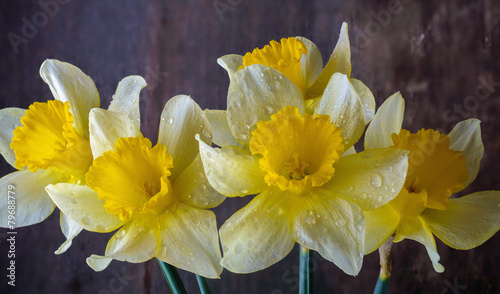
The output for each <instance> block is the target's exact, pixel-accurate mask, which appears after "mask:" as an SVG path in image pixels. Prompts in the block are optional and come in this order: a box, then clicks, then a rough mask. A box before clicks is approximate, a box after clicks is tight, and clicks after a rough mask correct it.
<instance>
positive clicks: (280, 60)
mask: <svg viewBox="0 0 500 294" xmlns="http://www.w3.org/2000/svg"><path fill="white" fill-rule="evenodd" d="M303 54H307V47H306V46H305V45H304V43H302V42H301V41H300V40H299V39H297V38H293V37H292V38H287V39H285V38H283V39H281V41H280V42H276V41H274V40H273V41H271V43H270V45H266V46H264V48H262V49H259V48H255V49H254V50H253V51H252V52H251V53H250V52H248V53H246V54H245V55H244V56H243V65H242V66H241V67H240V68H239V69H242V68H244V67H245V66H250V65H252V64H263V65H267V66H269V67H272V68H274V69H276V70H278V71H279V72H281V73H282V74H284V75H285V76H286V77H287V78H289V79H290V80H291V81H292V82H294V83H295V85H297V87H299V89H300V91H301V92H302V95H304V93H305V89H304V82H303V80H302V72H301V69H300V59H301V58H302V55H303Z"/></svg>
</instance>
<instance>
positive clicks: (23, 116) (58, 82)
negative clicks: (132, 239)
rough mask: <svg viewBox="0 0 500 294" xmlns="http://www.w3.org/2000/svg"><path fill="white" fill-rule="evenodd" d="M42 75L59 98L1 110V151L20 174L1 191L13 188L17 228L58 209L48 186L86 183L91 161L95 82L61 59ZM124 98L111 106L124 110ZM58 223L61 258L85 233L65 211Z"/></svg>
mask: <svg viewBox="0 0 500 294" xmlns="http://www.w3.org/2000/svg"><path fill="white" fill-rule="evenodd" d="M40 75H41V77H42V79H43V80H44V81H45V82H46V83H47V84H48V85H49V87H50V90H51V91H52V94H53V96H54V98H55V100H49V101H47V102H35V103H33V104H32V105H31V106H30V107H29V108H28V110H24V109H20V108H5V109H2V110H0V121H1V124H2V127H1V128H0V132H1V133H0V152H1V153H2V155H3V157H4V158H5V159H6V161H7V162H8V163H9V164H10V165H12V166H13V167H15V168H16V169H18V170H19V171H16V172H13V173H11V174H8V175H6V176H4V177H3V178H2V179H0V187H7V186H9V185H12V186H14V187H15V190H13V192H15V195H16V205H15V207H16V214H15V220H14V223H15V226H16V227H23V226H29V225H33V224H36V223H39V222H41V221H43V220H45V219H46V218H47V217H48V216H49V215H50V214H51V213H52V211H53V210H54V208H55V204H54V203H53V202H52V200H51V199H50V197H49V195H48V194H47V192H46V191H45V187H46V186H47V185H49V184H56V183H73V184H85V173H86V172H87V171H88V169H89V167H90V164H91V163H92V152H91V150H90V142H89V127H88V125H89V118H88V117H89V112H90V109H92V108H94V107H99V104H100V100H99V93H98V92H97V89H96V87H95V85H94V82H93V81H92V79H91V78H90V77H88V76H87V75H85V74H84V73H83V72H82V71H81V70H80V69H79V68H77V67H75V66H73V65H71V64H68V63H65V62H60V61H58V60H46V61H45V62H44V63H43V64H42V66H41V68H40ZM139 86H140V85H139ZM139 89H140V88H139ZM129 95H130V94H128V95H127V97H128V96H129ZM120 100H121V99H115V101H114V103H113V104H114V106H111V107H110V108H111V109H112V108H113V107H114V108H116V107H118V106H120V107H121V106H122V102H120ZM4 190H5V191H7V188H5V189H4ZM6 207H7V197H1V200H0V218H1V221H0V223H1V226H2V227H7V226H8V223H7V216H6V213H7V208H6ZM60 225H61V229H62V231H63V233H64V235H65V236H66V238H67V240H66V242H64V244H62V245H61V247H60V248H59V249H58V250H57V251H56V253H57V254H59V253H62V252H64V251H66V250H67V249H68V248H69V247H70V246H71V240H72V239H73V238H74V237H75V236H76V235H77V234H78V233H79V232H80V231H81V229H82V228H81V227H80V226H79V225H78V224H77V223H75V222H73V221H72V220H71V219H69V218H67V217H66V216H65V215H64V214H63V213H61V217H60Z"/></svg>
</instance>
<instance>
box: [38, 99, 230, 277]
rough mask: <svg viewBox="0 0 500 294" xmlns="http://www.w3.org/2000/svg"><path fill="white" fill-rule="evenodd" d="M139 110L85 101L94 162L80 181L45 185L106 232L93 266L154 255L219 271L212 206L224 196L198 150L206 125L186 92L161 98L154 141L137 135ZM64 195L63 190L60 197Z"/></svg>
mask: <svg viewBox="0 0 500 294" xmlns="http://www.w3.org/2000/svg"><path fill="white" fill-rule="evenodd" d="M139 121H140V120H139V111H138V108H137V109H136V111H135V115H129V116H124V115H121V114H120V113H116V112H113V111H106V110H103V109H92V111H91V112H90V144H91V146H92V152H93V156H94V158H95V159H94V162H93V164H92V166H91V167H90V170H89V172H88V173H87V175H86V180H87V185H88V187H87V186H79V185H73V184H56V185H50V186H48V187H47V191H48V192H49V194H50V197H51V198H52V200H53V201H54V202H55V203H56V204H57V206H58V207H59V208H60V209H61V210H62V211H63V212H64V213H66V214H67V215H68V216H69V217H70V218H72V219H74V220H75V221H76V222H77V223H78V224H80V225H81V226H82V227H83V228H84V229H86V230H89V231H93V232H111V231H113V230H116V229H118V228H120V229H119V230H118V231H117V232H116V233H115V234H114V235H113V237H112V238H111V240H110V241H109V243H108V245H107V247H106V253H105V255H104V256H99V255H92V256H90V257H89V258H87V263H88V264H89V266H91V267H92V268H93V269H94V270H96V271H100V270H103V269H104V268H106V267H107V266H108V265H109V263H110V262H111V261H112V260H113V259H116V260H121V261H127V262H132V263H139V262H144V261H147V260H149V259H151V258H153V257H158V258H159V259H160V260H162V261H164V262H167V263H169V264H172V265H174V266H176V267H178V268H181V269H185V270H188V271H191V272H194V273H197V274H199V275H202V276H205V277H209V278H216V277H218V276H219V275H220V273H221V272H222V266H220V264H219V263H220V260H221V254H220V250H219V240H218V235H217V225H216V220H215V215H214V213H213V212H211V211H208V210H206V209H208V208H212V207H215V206H217V205H219V204H220V203H221V202H222V201H223V200H224V199H225V197H224V196H223V195H221V194H219V193H217V192H216V191H215V190H213V188H212V187H211V186H210V184H209V182H208V180H207V178H206V176H205V172H204V169H203V165H202V163H201V159H200V156H199V151H198V150H199V149H198V142H197V141H196V139H195V135H196V134H199V137H200V138H201V139H200V140H202V142H204V144H205V143H206V144H211V142H212V135H211V131H210V125H209V122H208V120H207V119H206V117H205V116H204V115H203V113H202V111H201V109H200V108H199V106H198V105H197V104H196V103H195V102H194V101H193V100H192V99H191V98H190V97H188V96H183V95H181V96H176V97H174V98H172V99H170V100H169V101H168V103H167V104H166V105H165V108H164V110H163V113H162V116H161V122H160V133H159V138H158V144H157V145H156V146H154V147H152V144H151V142H150V141H149V140H148V139H146V138H143V136H142V134H141V133H140V131H139V123H138V122H139ZM67 195H70V197H67Z"/></svg>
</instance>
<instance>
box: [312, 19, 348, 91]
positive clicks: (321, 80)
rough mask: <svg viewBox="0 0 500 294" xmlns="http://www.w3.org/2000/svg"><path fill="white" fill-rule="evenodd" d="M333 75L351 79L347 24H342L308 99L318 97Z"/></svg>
mask: <svg viewBox="0 0 500 294" xmlns="http://www.w3.org/2000/svg"><path fill="white" fill-rule="evenodd" d="M334 73H342V74H345V75H347V77H348V78H350V77H351V48H350V45H349V35H348V34H347V24H346V23H345V22H344V23H342V28H340V35H339V39H338V41H337V45H335V48H334V49H333V52H332V55H330V59H329V60H328V63H327V64H326V66H325V68H324V69H323V71H322V72H321V74H320V75H319V77H318V78H317V79H316V82H315V83H314V84H313V85H312V86H311V88H310V89H309V91H308V93H307V97H308V98H315V97H317V96H320V95H321V94H322V93H323V91H324V90H325V88H326V87H327V84H328V82H329V81H330V78H331V77H332V75H333V74H334Z"/></svg>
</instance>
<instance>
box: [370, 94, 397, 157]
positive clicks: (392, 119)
mask: <svg viewBox="0 0 500 294" xmlns="http://www.w3.org/2000/svg"><path fill="white" fill-rule="evenodd" d="M404 112H405V100H404V99H403V97H402V96H401V93H399V92H396V93H394V94H393V95H392V96H391V97H389V98H387V99H386V100H385V101H384V103H382V105H381V106H380V107H379V109H378V110H377V113H376V114H375V116H374V117H373V120H372V122H371V123H370V125H369V126H368V128H367V129H366V134H365V148H366V149H373V148H385V147H389V146H392V145H394V143H393V142H392V139H391V134H394V133H396V134H399V131H400V130H401V126H402V125H403V116H404Z"/></svg>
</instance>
